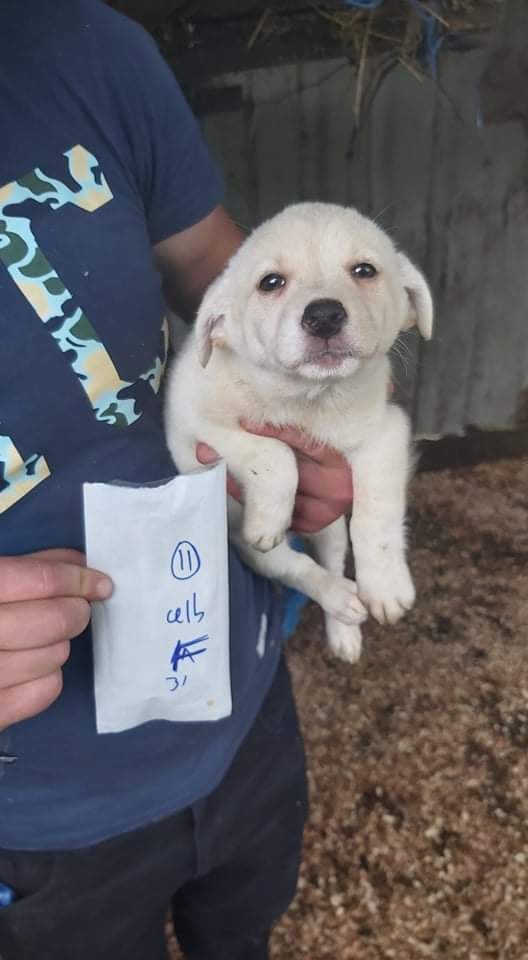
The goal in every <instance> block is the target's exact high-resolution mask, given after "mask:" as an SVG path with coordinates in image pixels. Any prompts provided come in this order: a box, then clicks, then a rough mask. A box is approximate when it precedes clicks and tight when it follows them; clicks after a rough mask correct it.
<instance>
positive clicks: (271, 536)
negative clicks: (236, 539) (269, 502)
mask: <svg viewBox="0 0 528 960" xmlns="http://www.w3.org/2000/svg"><path fill="white" fill-rule="evenodd" d="M279 519H280V518H279ZM283 523H284V525H283V526H278V524H277V523H276V518H273V517H270V515H269V514H264V513H263V512H261V511H252V512H251V513H250V514H246V516H245V518H244V524H243V526H242V536H243V538H244V540H245V541H246V543H247V544H249V546H250V547H254V549H255V550H259V551H260V553H268V552H269V551H270V550H273V548H274V547H276V546H277V545H278V544H279V543H281V542H282V540H284V537H285V536H286V532H287V529H288V525H289V522H288V521H283Z"/></svg>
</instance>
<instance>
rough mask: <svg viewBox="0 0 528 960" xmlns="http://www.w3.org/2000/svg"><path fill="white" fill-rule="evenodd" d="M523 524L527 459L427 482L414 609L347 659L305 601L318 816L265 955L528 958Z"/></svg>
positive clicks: (415, 526) (309, 741)
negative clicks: (334, 649) (353, 662)
mask: <svg viewBox="0 0 528 960" xmlns="http://www.w3.org/2000/svg"><path fill="white" fill-rule="evenodd" d="M527 521H528V459H525V460H524V461H520V460H517V461H504V462H501V463H495V464H490V465H481V466H477V467H472V468H464V469H458V470H449V471H443V472H442V473H428V474H425V473H424V474H421V475H419V476H418V477H417V478H416V479H415V480H414V482H413V485H412V498H411V510H410V541H411V565H412V568H413V571H414V574H415V579H416V584H417V589H418V602H417V606H416V608H415V610H414V611H413V612H412V613H411V614H410V615H409V616H408V617H407V618H406V619H405V621H403V622H402V623H400V624H399V625H398V626H396V627H390V628H381V627H379V626H377V625H375V624H369V625H368V626H367V628H366V629H365V653H364V655H363V657H362V659H361V661H360V663H359V665H357V666H348V665H346V664H343V663H341V662H339V661H336V660H334V659H332V658H331V657H330V656H329V655H328V654H326V653H325V652H324V644H323V635H322V620H321V615H320V612H319V610H318V609H317V608H315V607H313V606H312V607H310V608H308V609H307V610H306V612H305V615H304V617H303V621H302V624H301V627H300V629H299V631H298V632H297V635H296V636H295V637H294V639H293V640H292V641H291V642H290V645H289V662H290V667H291V670H292V674H293V677H294V682H295V688H296V693H297V700H298V705H299V710H300V715H301V720H302V725H303V728H304V734H305V737H306V745H307V754H308V762H309V768H310V785H311V816H310V821H309V824H308V828H307V831H306V842H305V853H304V863H303V868H302V876H301V880H300V884H299V892H298V896H297V898H296V900H295V902H294V904H293V906H292V907H291V909H290V911H289V913H288V915H287V916H286V917H285V918H284V919H283V920H282V922H281V923H280V925H279V926H278V928H277V929H276V932H275V935H274V942H273V958H274V960H301V958H303V957H307V958H308V957H309V958H310V960H323V958H332V960H355V958H361V960H422V958H424V957H433V958H435V960H442V958H444V957H445V958H447V960H488V958H496V960H526V958H527V957H528V911H527V907H528V872H527V866H528V750H527V748H528V654H527V651H526V649H525V646H526V644H527V640H528V522H527ZM177 956H178V954H177V953H176V952H175V953H174V954H173V957H174V958H176V957H177Z"/></svg>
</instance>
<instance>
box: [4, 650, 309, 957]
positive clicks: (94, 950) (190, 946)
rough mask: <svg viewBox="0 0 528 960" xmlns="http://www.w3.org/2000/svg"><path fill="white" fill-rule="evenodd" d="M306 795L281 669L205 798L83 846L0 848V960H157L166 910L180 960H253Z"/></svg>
mask: <svg viewBox="0 0 528 960" xmlns="http://www.w3.org/2000/svg"><path fill="white" fill-rule="evenodd" d="M306 808H307V796H306V778H305V766H304V750H303V745H302V739H301V736H300V733H299V728H298V723H297V716H296V711H295V706H294V703H293V697H292V692H291V686H290V680H289V676H288V672H287V669H286V667H285V665H284V664H281V666H280V667H279V670H278V673H277V676H276V678H275V681H274V683H273V686H272V688H271V690H270V692H269V694H268V696H267V699H266V701H265V703H264V705H263V708H262V710H261V712H260V714H259V716H258V718H257V720H256V721H255V723H254V725H253V727H252V729H251V731H250V733H249V735H248V736H247V738H246V740H245V741H244V743H243V745H242V746H241V748H240V750H239V751H238V753H237V756H236V758H235V760H234V762H233V764H232V766H231V768H230V770H229V771H228V773H227V774H226V776H225V777H224V779H223V781H222V783H221V784H220V785H219V786H218V787H217V789H216V790H214V792H213V793H211V794H210V795H209V796H208V797H207V798H206V799H204V800H201V801H200V802H198V803H196V804H194V805H193V806H192V807H189V808H188V809H186V810H183V811H181V812H180V813H177V814H174V815H173V816H171V817H168V818H166V819H164V820H162V821H159V822H157V823H154V824H152V825H150V826H147V827H145V828H143V829H141V830H136V831H133V832H131V833H128V834H125V835H123V836H120V837H116V838H113V839H111V840H107V841H105V842H103V843H100V844H97V845H96V846H94V847H88V848H84V849H82V850H75V851H68V852H60V853H27V852H25V853H24V852H22V853H18V852H12V851H7V850H3V851H0V880H1V881H3V882H4V883H7V884H9V885H10V886H12V887H13V888H14V889H15V890H16V891H17V893H18V894H19V899H18V900H16V901H15V903H14V904H13V905H11V906H9V907H5V908H3V909H1V910H0V955H1V957H2V960H162V958H165V957H166V949H165V937H164V921H165V917H166V913H167V908H168V906H169V904H171V905H172V911H173V917H174V925H175V930H176V935H177V937H178V940H179V942H180V945H181V947H182V950H183V952H184V954H185V956H186V957H187V958H189V960H265V958H267V957H268V937H269V931H270V928H271V926H272V924H273V923H274V922H275V920H277V919H278V917H279V916H280V915H281V913H283V912H284V911H285V910H286V908H287V907H288V905H289V903H290V901H291V899H292V897H293V895H294V892H295V887H296V882H297V874H298V869H299V861H300V851H301V845H302V832H303V826H304V820H305V816H306Z"/></svg>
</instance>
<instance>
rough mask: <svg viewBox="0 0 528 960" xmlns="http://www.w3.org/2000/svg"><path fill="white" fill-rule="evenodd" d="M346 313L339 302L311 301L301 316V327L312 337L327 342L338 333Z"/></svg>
mask: <svg viewBox="0 0 528 960" xmlns="http://www.w3.org/2000/svg"><path fill="white" fill-rule="evenodd" d="M346 318H347V312H346V310H345V308H344V306H343V304H342V303H340V302H339V300H312V302H311V303H309V304H307V306H306V307H305V310H304V313H303V315H302V320H301V326H302V327H303V329H304V330H306V332H307V333H310V334H311V335H312V337H322V338H324V339H325V340H328V339H329V338H330V337H335V335H336V333H339V331H340V330H341V328H342V326H343V324H344V322H345V320H346Z"/></svg>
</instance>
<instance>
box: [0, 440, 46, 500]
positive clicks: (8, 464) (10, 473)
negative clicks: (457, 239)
mask: <svg viewBox="0 0 528 960" xmlns="http://www.w3.org/2000/svg"><path fill="white" fill-rule="evenodd" d="M49 475H50V471H49V467H48V464H47V463H46V461H45V459H44V457H43V456H42V455H41V454H39V453H34V454H32V455H31V456H30V457H28V459H27V460H23V459H22V457H21V456H20V453H19V452H18V450H17V448H16V447H15V445H14V443H13V441H12V440H11V438H10V437H3V436H0V513H4V511H5V510H9V507H12V506H13V504H15V503H16V502H17V501H18V500H21V499H22V497H25V496H26V493H29V492H30V490H33V488H34V487H36V486H37V485H38V484H39V483H41V481H42V480H45V479H46V477H49Z"/></svg>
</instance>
